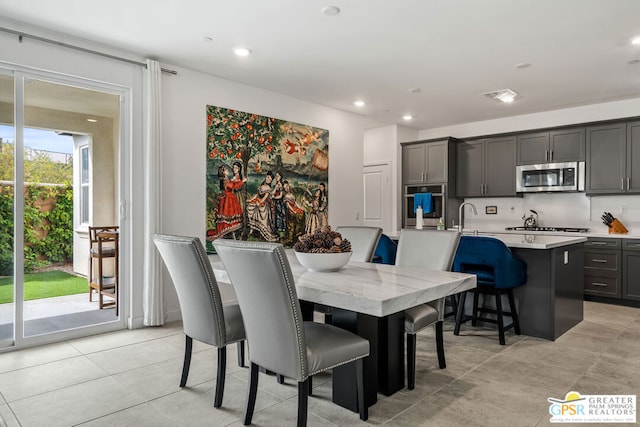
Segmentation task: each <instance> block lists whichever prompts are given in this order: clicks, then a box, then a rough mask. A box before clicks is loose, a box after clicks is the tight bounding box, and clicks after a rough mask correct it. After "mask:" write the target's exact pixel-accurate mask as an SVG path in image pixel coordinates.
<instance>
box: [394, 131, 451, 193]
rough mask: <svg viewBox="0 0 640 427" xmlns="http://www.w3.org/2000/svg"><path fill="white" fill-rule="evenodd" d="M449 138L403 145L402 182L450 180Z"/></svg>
mask: <svg viewBox="0 0 640 427" xmlns="http://www.w3.org/2000/svg"><path fill="white" fill-rule="evenodd" d="M451 143H452V142H450V141H449V140H443V141H434V142H420V143H411V144H405V145H403V146H402V182H403V184H404V185H407V184H434V183H446V182H448V181H449V179H448V173H449V172H450V171H449V168H450V165H449V161H450V159H449V157H450V156H449V151H450V150H449V146H450V144H451Z"/></svg>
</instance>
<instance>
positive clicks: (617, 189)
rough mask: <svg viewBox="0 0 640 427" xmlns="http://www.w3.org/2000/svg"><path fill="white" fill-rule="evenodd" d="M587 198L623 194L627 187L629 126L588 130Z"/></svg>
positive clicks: (593, 127) (612, 124)
mask: <svg viewBox="0 0 640 427" xmlns="http://www.w3.org/2000/svg"><path fill="white" fill-rule="evenodd" d="M586 148H587V162H586V168H585V169H586V180H585V191H586V193H587V194H619V193H624V192H625V189H626V187H627V185H626V184H627V183H626V178H627V161H626V155H627V125H626V124H625V123H611V124H606V125H598V126H589V127H587V129H586Z"/></svg>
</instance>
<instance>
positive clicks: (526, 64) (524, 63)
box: [515, 62, 531, 69]
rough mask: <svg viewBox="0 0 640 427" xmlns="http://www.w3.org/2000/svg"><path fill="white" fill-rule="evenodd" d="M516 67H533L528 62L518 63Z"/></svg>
mask: <svg viewBox="0 0 640 427" xmlns="http://www.w3.org/2000/svg"><path fill="white" fill-rule="evenodd" d="M515 67H516V68H520V69H522V68H529V67H531V64H529V63H528V62H521V63H519V64H516V65H515Z"/></svg>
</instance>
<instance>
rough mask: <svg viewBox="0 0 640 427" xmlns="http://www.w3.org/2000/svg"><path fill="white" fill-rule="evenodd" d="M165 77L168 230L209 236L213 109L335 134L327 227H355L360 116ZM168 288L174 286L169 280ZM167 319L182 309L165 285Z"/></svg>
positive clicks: (190, 75) (184, 74) (184, 73)
mask: <svg viewBox="0 0 640 427" xmlns="http://www.w3.org/2000/svg"><path fill="white" fill-rule="evenodd" d="M167 67H168V68H171V69H175V70H176V71H177V72H178V74H177V76H171V75H164V76H163V79H162V115H163V128H162V138H163V141H162V158H163V163H162V170H163V179H162V198H163V209H162V224H163V226H162V230H163V232H165V233H176V234H182V235H192V236H200V237H201V238H202V239H204V238H205V209H206V206H205V168H206V159H207V157H206V144H205V141H206V118H205V112H206V106H207V105H215V106H220V107H226V108H233V109H236V110H241V111H247V112H251V113H256V114H261V115H266V116H270V117H274V118H278V119H284V120H290V121H293V122H297V123H304V124H308V125H311V126H315V127H320V128H323V129H328V130H329V187H328V197H329V224H330V225H332V226H334V227H335V226H337V225H340V224H355V223H358V221H356V220H355V215H356V212H362V209H363V204H364V201H363V195H362V165H363V162H362V158H363V132H364V120H363V118H362V117H361V116H359V115H355V114H351V113H346V112H342V111H338V110H334V109H331V108H327V107H323V106H320V105H317V104H312V103H309V102H305V101H301V100H298V99H294V98H290V97H287V96H284V95H280V94H276V93H273V92H269V91H266V90H261V89H257V88H254V87H250V86H246V85H242V84H238V83H234V82H231V81H228V80H224V79H220V78H216V77H213V76H210V75H207V74H203V73H199V72H195V71H191V70H188V69H184V68H180V67H175V66H172V65H169V66H167ZM166 283H170V282H169V281H166ZM165 290H166V293H165V304H166V306H167V311H168V313H169V319H172V318H175V316H176V311H177V309H178V305H177V300H176V299H175V293H174V291H173V288H172V287H171V285H170V284H169V285H168V286H165Z"/></svg>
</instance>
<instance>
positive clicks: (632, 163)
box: [626, 122, 640, 193]
mask: <svg viewBox="0 0 640 427" xmlns="http://www.w3.org/2000/svg"><path fill="white" fill-rule="evenodd" d="M626 181H627V182H626V189H627V192H630V193H639V192H640V122H631V123H627V179H626Z"/></svg>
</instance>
